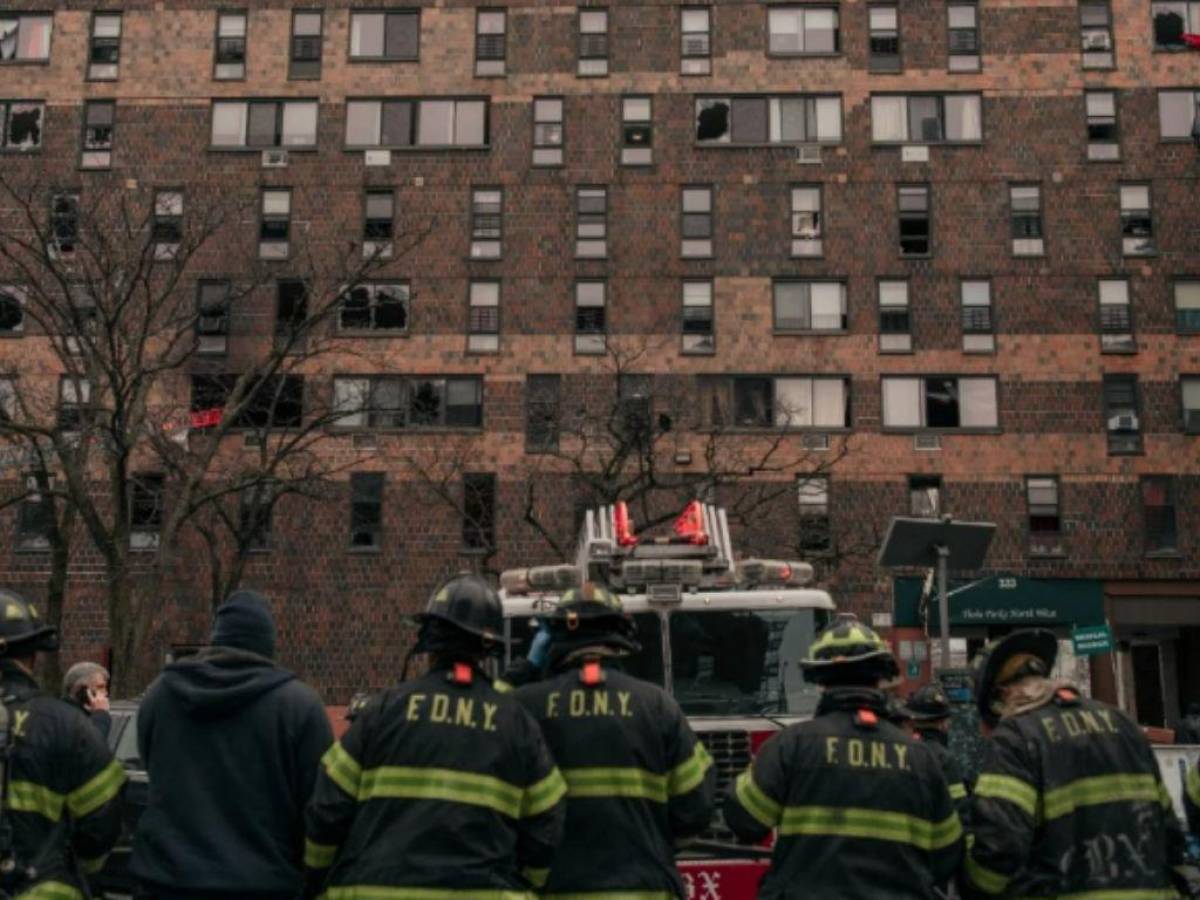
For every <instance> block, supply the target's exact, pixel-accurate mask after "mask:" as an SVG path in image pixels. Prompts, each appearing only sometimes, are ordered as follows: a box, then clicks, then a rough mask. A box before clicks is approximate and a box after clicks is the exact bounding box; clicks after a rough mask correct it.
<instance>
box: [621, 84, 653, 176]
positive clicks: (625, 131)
mask: <svg viewBox="0 0 1200 900" xmlns="http://www.w3.org/2000/svg"><path fill="white" fill-rule="evenodd" d="M653 144H654V124H653V119H652V116H651V112H650V98H649V97H623V98H621V165H623V166H648V165H650V164H651V163H652V162H654V147H653Z"/></svg>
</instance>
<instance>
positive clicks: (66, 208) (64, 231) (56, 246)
mask: <svg viewBox="0 0 1200 900" xmlns="http://www.w3.org/2000/svg"><path fill="white" fill-rule="evenodd" d="M78 240H79V192H78V191H63V192H61V193H58V194H55V195H54V196H53V198H51V200H50V243H51V248H52V249H53V250H54V251H56V252H58V253H62V254H67V253H74V252H75V244H76V243H77V242H78Z"/></svg>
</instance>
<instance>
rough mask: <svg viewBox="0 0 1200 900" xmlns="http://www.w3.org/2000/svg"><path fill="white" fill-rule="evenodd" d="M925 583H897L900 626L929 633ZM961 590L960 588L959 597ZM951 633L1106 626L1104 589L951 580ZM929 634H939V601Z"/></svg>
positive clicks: (996, 579)
mask: <svg viewBox="0 0 1200 900" xmlns="http://www.w3.org/2000/svg"><path fill="white" fill-rule="evenodd" d="M923 584H924V579H922V578H911V577H901V578H896V580H895V584H894V587H895V600H896V604H895V623H896V625H898V626H902V627H909V628H923V627H924V626H925V619H924V616H923V615H922V610H921V608H920V606H921V589H922V585H923ZM956 588H960V589H961V590H959V591H958V592H957V593H954V591H955V589H956ZM949 589H950V591H951V596H950V630H951V631H954V629H955V628H979V627H983V628H986V627H988V626H993V625H995V626H1012V625H1023V626H1034V625H1041V626H1045V627H1048V628H1053V627H1056V626H1062V627H1071V626H1074V625H1100V624H1102V623H1103V622H1104V586H1103V583H1102V582H1099V581H1095V580H1093V579H1079V578H1025V577H1022V576H1019V575H992V576H990V577H988V578H983V579H980V580H978V581H975V582H971V581H969V580H965V579H959V580H954V579H951V581H950V584H949ZM927 616H928V621H929V628H928V633H929V634H931V635H936V634H938V603H937V597H936V596H934V597H931V598H930V599H929V604H928V610H927Z"/></svg>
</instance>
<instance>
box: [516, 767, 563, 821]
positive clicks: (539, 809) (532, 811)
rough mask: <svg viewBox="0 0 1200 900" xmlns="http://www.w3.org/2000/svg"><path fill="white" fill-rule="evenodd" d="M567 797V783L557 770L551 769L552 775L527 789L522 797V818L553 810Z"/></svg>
mask: <svg viewBox="0 0 1200 900" xmlns="http://www.w3.org/2000/svg"><path fill="white" fill-rule="evenodd" d="M566 795H567V783H566V781H564V780H563V777H562V773H561V772H560V771H558V769H557V768H555V769H551V770H550V774H549V775H547V776H546V777H545V778H543V779H542V780H541V781H539V782H538V783H537V784H534V785H531V786H530V787H527V788H525V792H524V794H523V796H522V797H521V817H522V818H524V819H528V818H530V817H531V816H540V815H541V814H542V813H544V812H545V811H546V810H548V809H552V808H553V807H554V805H555V804H556V803H558V801H559V800H561V799H562V798H563V797H565V796H566Z"/></svg>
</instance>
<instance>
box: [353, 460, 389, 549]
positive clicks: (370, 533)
mask: <svg viewBox="0 0 1200 900" xmlns="http://www.w3.org/2000/svg"><path fill="white" fill-rule="evenodd" d="M383 479H384V476H383V473H382V472H354V473H352V474H351V475H350V546H351V547H361V548H370V549H376V548H378V547H379V546H380V545H381V544H382V542H383Z"/></svg>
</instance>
